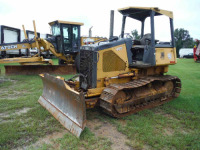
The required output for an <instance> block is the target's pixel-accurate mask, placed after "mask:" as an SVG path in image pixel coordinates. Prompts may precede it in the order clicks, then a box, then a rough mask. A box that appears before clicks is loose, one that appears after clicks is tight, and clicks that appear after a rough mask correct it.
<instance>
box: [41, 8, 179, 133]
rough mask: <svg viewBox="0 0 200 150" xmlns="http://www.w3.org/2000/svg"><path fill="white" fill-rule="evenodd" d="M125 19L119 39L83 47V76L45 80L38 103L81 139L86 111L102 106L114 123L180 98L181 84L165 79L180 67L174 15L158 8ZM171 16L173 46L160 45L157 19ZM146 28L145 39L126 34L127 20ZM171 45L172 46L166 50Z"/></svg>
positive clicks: (130, 11) (126, 12) (133, 11)
mask: <svg viewBox="0 0 200 150" xmlns="http://www.w3.org/2000/svg"><path fill="white" fill-rule="evenodd" d="M119 12H120V13H121V14H122V16H123V19H122V30H121V35H120V38H118V37H111V38H110V40H109V42H101V43H99V44H94V45H86V46H82V47H81V49H80V59H79V60H80V63H79V65H80V73H79V74H78V75H76V76H74V78H76V77H78V78H76V79H75V80H74V79H73V78H71V79H69V80H65V79H64V78H62V77H54V76H51V75H49V74H41V78H42V80H43V86H44V88H43V94H42V96H40V98H39V103H40V104H41V105H42V106H43V107H45V108H46V109H47V110H48V111H49V112H50V113H51V114H52V115H53V116H54V117H55V118H56V119H57V120H58V121H59V122H60V123H61V124H62V125H63V126H64V127H65V128H67V129H68V130H69V131H70V132H72V133H73V134H74V135H76V136H80V134H81V132H82V131H83V129H84V128H85V126H86V108H93V107H95V106H99V107H100V108H101V109H102V110H103V111H104V112H105V113H107V114H108V115H110V116H113V117H117V118H118V117H124V116H127V115H130V114H132V113H135V112H138V111H141V110H143V109H147V108H152V107H155V106H158V105H161V104H163V103H166V102H168V101H170V100H172V99H174V98H176V97H178V96H179V94H180V91H181V81H180V79H179V78H178V77H176V76H171V75H164V74H165V73H166V72H168V66H169V65H174V64H176V62H177V61H176V49H175V44H174V28H173V13H172V12H170V11H166V10H161V9H159V8H150V7H126V8H122V9H119ZM160 15H164V16H167V18H168V19H169V22H170V34H171V42H161V43H159V42H158V40H156V39H155V30H156V29H155V25H154V23H155V22H154V18H155V17H156V16H160ZM128 17H129V18H131V19H135V20H138V21H140V22H141V25H142V26H141V39H140V40H133V39H131V38H129V36H128V37H126V35H125V34H124V30H125V24H126V18H128ZM147 17H149V18H150V29H151V30H150V33H149V34H145V35H144V24H145V23H144V22H145V19H146V18H147ZM166 43H167V44H166Z"/></svg>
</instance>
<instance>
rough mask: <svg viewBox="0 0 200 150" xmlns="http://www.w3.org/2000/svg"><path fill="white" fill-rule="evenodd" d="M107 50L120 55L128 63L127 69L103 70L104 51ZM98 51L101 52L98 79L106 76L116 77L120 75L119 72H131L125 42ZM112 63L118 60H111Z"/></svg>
mask: <svg viewBox="0 0 200 150" xmlns="http://www.w3.org/2000/svg"><path fill="white" fill-rule="evenodd" d="M107 51H113V52H114V53H115V54H116V55H118V56H119V57H120V58H121V59H122V60H123V61H124V62H125V63H126V67H125V70H120V71H111V72H103V53H104V52H107ZM98 52H99V61H98V63H97V80H99V79H101V78H106V77H115V76H118V75H119V74H122V73H126V72H129V69H128V57H127V52H126V45H125V44H122V45H118V46H115V47H111V48H108V49H105V50H100V51H98ZM110 63H116V62H110Z"/></svg>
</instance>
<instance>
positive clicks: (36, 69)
mask: <svg viewBox="0 0 200 150" xmlns="http://www.w3.org/2000/svg"><path fill="white" fill-rule="evenodd" d="M4 67H5V74H6V75H33V74H41V73H50V74H57V75H66V74H76V67H75V65H8V66H4Z"/></svg>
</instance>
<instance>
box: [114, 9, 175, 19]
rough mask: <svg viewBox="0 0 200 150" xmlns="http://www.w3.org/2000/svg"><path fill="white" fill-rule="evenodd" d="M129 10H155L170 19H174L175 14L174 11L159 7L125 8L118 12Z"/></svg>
mask: <svg viewBox="0 0 200 150" xmlns="http://www.w3.org/2000/svg"><path fill="white" fill-rule="evenodd" d="M129 9H141V10H153V11H155V12H157V13H160V14H163V15H165V16H168V17H169V18H172V19H173V12H172V11H167V10H162V9H159V8H157V7H125V8H120V9H118V11H119V12H120V11H122V10H129Z"/></svg>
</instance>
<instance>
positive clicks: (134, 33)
mask: <svg viewBox="0 0 200 150" xmlns="http://www.w3.org/2000/svg"><path fill="white" fill-rule="evenodd" d="M131 34H132V36H133V38H134V39H135V40H139V39H140V37H141V36H140V35H139V34H138V31H137V30H136V29H135V30H133V31H131Z"/></svg>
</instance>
